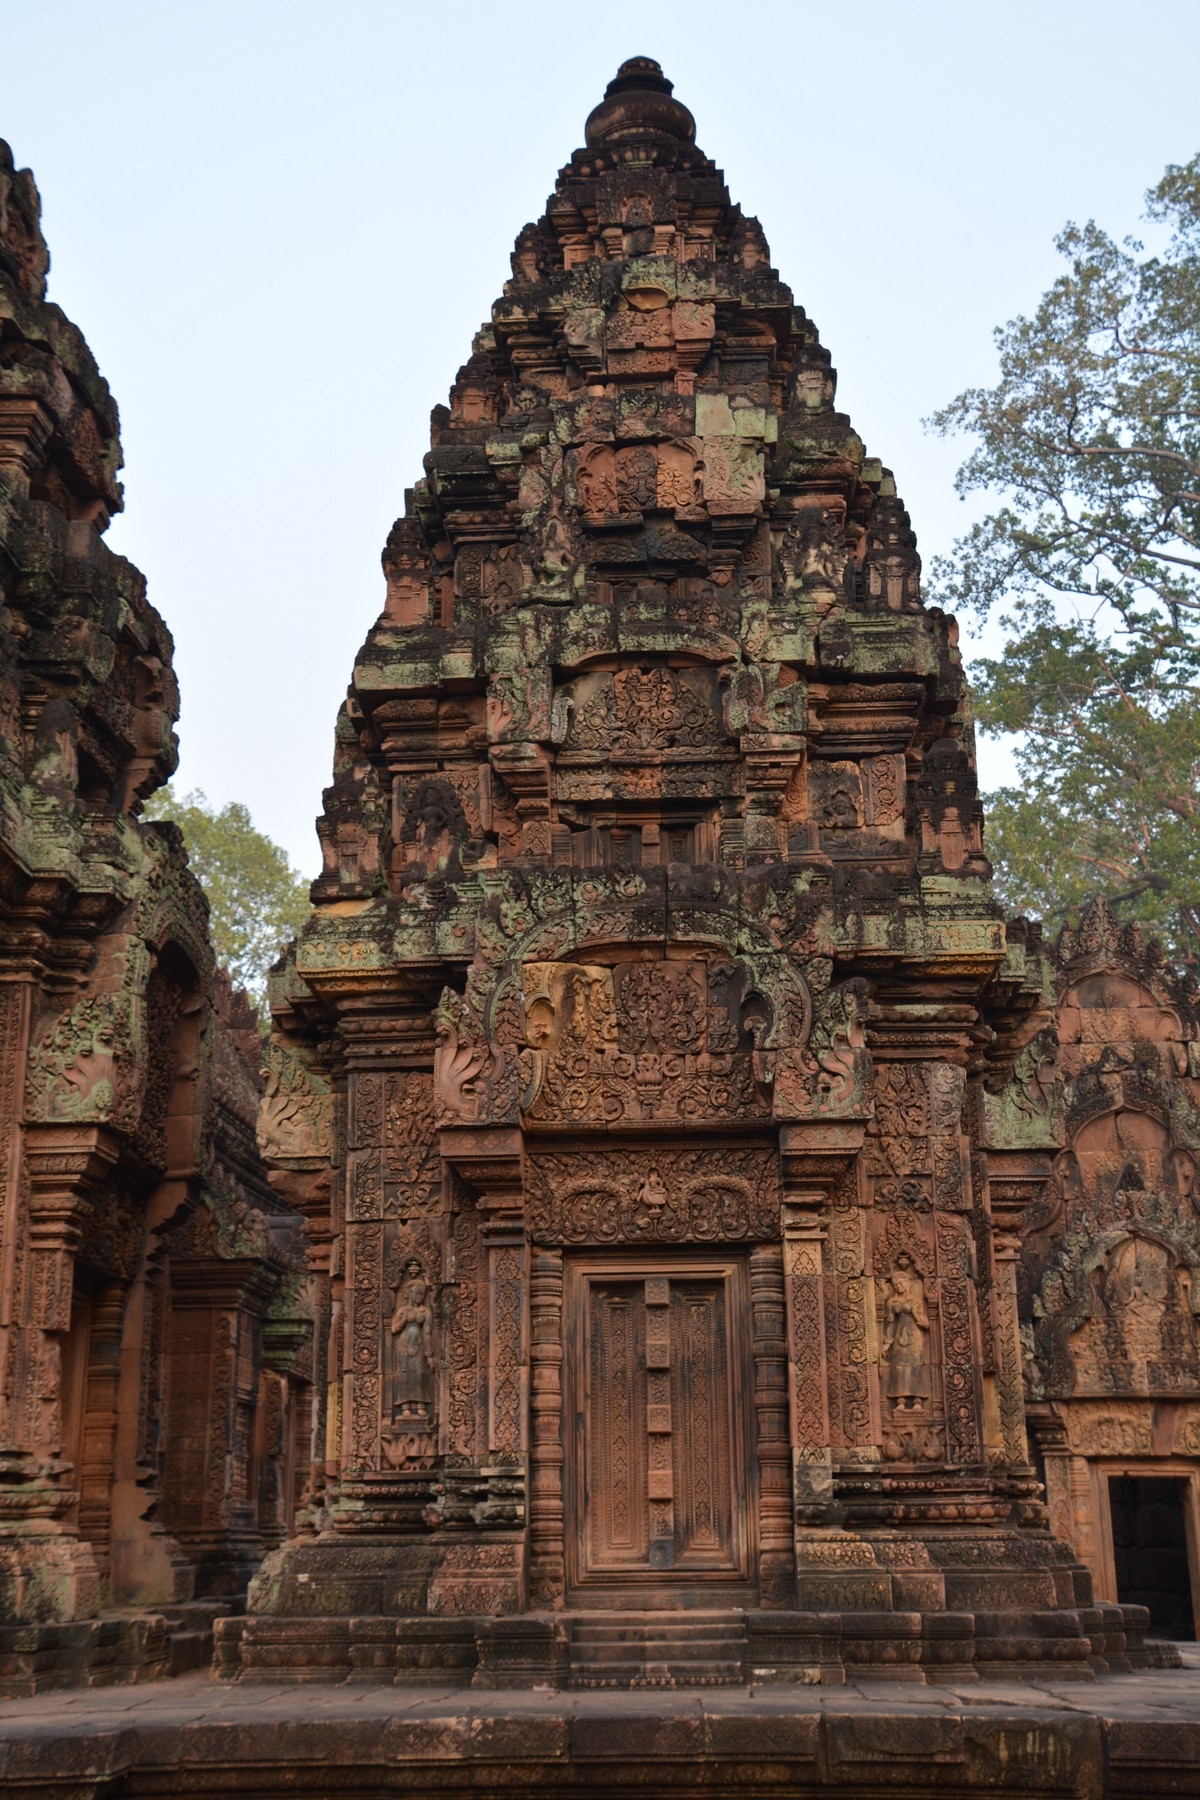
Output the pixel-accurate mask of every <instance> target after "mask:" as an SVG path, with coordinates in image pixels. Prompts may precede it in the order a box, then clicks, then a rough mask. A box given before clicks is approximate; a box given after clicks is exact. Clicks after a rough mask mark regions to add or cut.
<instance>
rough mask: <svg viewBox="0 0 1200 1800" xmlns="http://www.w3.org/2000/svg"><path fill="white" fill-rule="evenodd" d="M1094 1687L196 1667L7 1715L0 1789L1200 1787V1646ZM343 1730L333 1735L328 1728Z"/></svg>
mask: <svg viewBox="0 0 1200 1800" xmlns="http://www.w3.org/2000/svg"><path fill="white" fill-rule="evenodd" d="M1183 1655H1184V1667H1183V1668H1182V1669H1170V1670H1160V1671H1154V1672H1149V1673H1141V1674H1138V1675H1132V1676H1108V1677H1103V1678H1101V1679H1100V1680H1098V1681H1095V1682H1078V1681H1074V1682H1056V1681H1054V1680H1053V1679H1048V1680H1041V1681H1035V1682H1020V1683H1000V1682H981V1683H979V1684H972V1685H971V1686H969V1687H964V1688H962V1689H961V1690H960V1689H958V1688H956V1687H954V1686H948V1687H926V1686H923V1685H916V1684H911V1683H904V1682H896V1681H874V1680H872V1681H860V1682H850V1683H848V1684H847V1685H846V1686H844V1687H833V1688H830V1687H822V1688H795V1687H790V1688H787V1689H781V1688H770V1687H768V1688H738V1689H723V1690H705V1691H704V1692H699V1691H696V1690H691V1691H689V1690H686V1689H676V1690H674V1691H672V1692H668V1693H662V1692H659V1693H641V1694H629V1693H624V1694H620V1695H613V1694H606V1693H575V1694H549V1693H539V1692H536V1691H534V1692H513V1693H504V1694H488V1693H483V1692H475V1693H464V1692H463V1691H462V1690H461V1689H457V1690H450V1689H446V1690H437V1689H431V1688H428V1687H423V1688H381V1687H380V1686H378V1685H377V1684H374V1683H367V1684H362V1685H356V1684H341V1685H333V1684H329V1685H325V1684H320V1685H312V1686H307V1687H305V1688H304V1689H303V1691H302V1692H297V1690H296V1689H295V1688H292V1687H281V1686H273V1685H268V1684H258V1683H242V1684H240V1685H238V1686H236V1687H233V1688H230V1687H227V1686H225V1685H224V1684H222V1685H220V1686H217V1685H215V1684H213V1683H212V1682H210V1681H208V1680H206V1679H205V1678H204V1677H203V1676H200V1675H188V1676H184V1677H182V1678H181V1679H179V1680H178V1681H173V1682H171V1683H169V1684H155V1685H152V1686H147V1687H139V1688H127V1689H124V1690H121V1689H113V1688H107V1689H104V1690H100V1691H96V1690H93V1691H90V1692H89V1691H75V1692H73V1693H69V1694H53V1695H40V1696H36V1697H34V1698H31V1699H28V1700H19V1701H13V1702H11V1703H9V1704H7V1705H6V1707H5V1710H4V1717H3V1721H2V1723H0V1794H3V1795H5V1796H13V1797H14V1800H15V1797H17V1796H20V1797H21V1800H26V1797H29V1800H32V1797H33V1796H35V1795H36V1796H39V1797H41V1796H46V1797H48V1800H49V1797H53V1800H67V1797H68V1796H69V1797H70V1800H92V1796H100V1795H103V1796H105V1800H117V1797H122V1800H123V1797H124V1796H126V1795H129V1796H132V1795H137V1796H138V1797H139V1800H152V1797H156V1796H159V1795H168V1794H170V1795H173V1796H179V1795H189V1794H206V1795H214V1794H219V1795H228V1794H234V1793H236V1794H238V1795H240V1796H254V1797H255V1800H267V1796H273V1795H284V1794H295V1793H298V1792H299V1793H304V1794H308V1795H314V1796H330V1797H332V1796H340V1795H343V1794H345V1795H355V1796H358V1797H360V1800H362V1797H367V1796H374V1795H384V1794H421V1795H435V1794H436V1795H472V1796H475V1797H476V1800H480V1797H483V1796H493V1797H495V1800H498V1797H500V1796H504V1797H505V1800H509V1797H515V1796H522V1795H527V1794H528V1795H535V1794H541V1795H546V1794H587V1795H593V1796H594V1795H619V1794H642V1795H646V1794H653V1795H659V1794H666V1793H668V1792H669V1793H671V1794H674V1795H680V1796H683V1795H699V1794H703V1795H705V1796H706V1797H713V1796H719V1795H734V1794H736V1795H738V1796H739V1797H742V1796H750V1795H753V1796H758V1797H760V1800H762V1797H766V1796H776V1795H778V1796H783V1795H787V1796H788V1797H789V1800H804V1797H805V1796H809V1795H814V1796H815V1795H826V1794H834V1793H836V1794H841V1795H854V1796H855V1800H871V1797H872V1796H875V1795H879V1796H892V1797H895V1796H901V1795H905V1796H918V1795H924V1794H934V1793H936V1794H937V1795H939V1796H941V1797H945V1800H951V1797H953V1796H955V1795H970V1796H972V1797H974V1796H977V1795H978V1796H982V1795H997V1796H998V1795H1002V1794H1005V1795H1012V1794H1021V1795H1023V1796H1027V1797H1033V1796H1047V1797H1049V1796H1054V1797H1055V1800H1057V1797H1058V1796H1063V1797H1064V1800H1065V1797H1066V1796H1079V1797H1080V1800H1084V1797H1086V1800H1101V1797H1103V1800H1107V1797H1108V1796H1110V1795H1111V1796H1118V1795H1139V1796H1155V1797H1156V1800H1157V1797H1159V1796H1167V1795H1190V1796H1194V1795H1196V1794H1197V1793H1198V1792H1200V1650H1197V1649H1194V1648H1192V1647H1191V1646H1188V1647H1187V1648H1185V1650H1184V1652H1183ZM334 1728H335V1729H334Z"/></svg>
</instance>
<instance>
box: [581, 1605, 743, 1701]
mask: <svg viewBox="0 0 1200 1800" xmlns="http://www.w3.org/2000/svg"><path fill="white" fill-rule="evenodd" d="M568 1657H569V1662H568V1670H569V1673H568V1685H569V1686H571V1687H573V1688H676V1687H737V1686H740V1685H741V1683H742V1682H743V1681H744V1680H745V1673H744V1671H745V1662H746V1627H745V1622H744V1620H743V1619H742V1617H741V1615H740V1614H737V1613H729V1612H720V1613H717V1612H695V1613H686V1614H684V1615H682V1616H681V1615H680V1614H678V1613H665V1612H642V1613H628V1612H620V1613H613V1612H609V1613H579V1614H576V1615H575V1616H574V1618H573V1619H572V1621H571V1639H570V1645H569V1649H568Z"/></svg>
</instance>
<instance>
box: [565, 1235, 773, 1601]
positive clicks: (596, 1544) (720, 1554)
mask: <svg viewBox="0 0 1200 1800" xmlns="http://www.w3.org/2000/svg"><path fill="white" fill-rule="evenodd" d="M742 1276H743V1271H742V1270H741V1267H740V1265H739V1264H736V1263H730V1262H722V1263H719V1264H716V1263H712V1262H709V1263H705V1262H703V1261H701V1260H700V1259H694V1260H692V1259H689V1260H688V1261H680V1262H679V1263H677V1264H675V1265H674V1266H672V1265H669V1264H667V1263H665V1262H664V1261H663V1260H662V1259H655V1260H654V1261H650V1260H649V1259H633V1258H629V1259H623V1260H622V1261H621V1262H620V1263H619V1264H617V1263H609V1264H607V1265H601V1264H599V1262H596V1263H592V1264H590V1265H580V1266H578V1267H577V1268H576V1269H575V1271H574V1281H573V1284H572V1287H573V1301H574V1304H573V1305H572V1308H571V1313H570V1315H569V1316H572V1317H573V1321H574V1338H573V1343H572V1345H571V1363H572V1368H571V1371H570V1374H571V1390H572V1393H571V1405H572V1412H573V1417H574V1432H573V1454H572V1456H571V1458H570V1467H569V1469H568V1472H567V1474H568V1480H567V1488H568V1502H569V1504H570V1505H571V1508H572V1512H573V1515H574V1517H573V1531H572V1533H571V1538H572V1562H573V1578H574V1580H575V1582H576V1583H579V1584H583V1585H587V1586H593V1585H595V1584H600V1585H604V1584H610V1585H612V1584H616V1585H618V1586H625V1585H627V1584H630V1583H633V1584H635V1585H640V1584H641V1583H649V1584H651V1585H653V1584H654V1583H656V1582H664V1583H665V1584H666V1586H667V1587H668V1589H670V1590H677V1589H678V1587H679V1585H680V1583H681V1582H682V1583H686V1582H688V1581H700V1582H704V1583H712V1582H716V1583H722V1584H726V1585H728V1584H730V1583H733V1584H737V1583H744V1582H746V1581H747V1580H748V1577H749V1568H750V1562H749V1539H750V1536H751V1533H752V1529H753V1512H754V1495H753V1485H752V1483H751V1481H750V1479H749V1468H748V1464H747V1459H746V1430H745V1421H744V1419H743V1417H742V1404H743V1394H744V1393H745V1391H746V1385H747V1384H746V1382H745V1379H744V1371H743V1368H742V1363H743V1360H744V1346H745V1345H746V1344H747V1342H748V1338H747V1332H746V1319H745V1309H744V1297H743V1279H742Z"/></svg>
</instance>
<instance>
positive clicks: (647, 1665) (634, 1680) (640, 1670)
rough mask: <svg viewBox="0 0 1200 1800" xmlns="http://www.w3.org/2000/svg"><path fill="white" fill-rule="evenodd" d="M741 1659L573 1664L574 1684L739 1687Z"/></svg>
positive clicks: (572, 1680)
mask: <svg viewBox="0 0 1200 1800" xmlns="http://www.w3.org/2000/svg"><path fill="white" fill-rule="evenodd" d="M744 1679H745V1678H744V1676H743V1674H742V1665H741V1663H740V1662H736V1663H732V1662H726V1661H718V1660H713V1661H709V1662H680V1661H677V1660H675V1661H670V1662H657V1661H656V1662H630V1663H625V1662H621V1663H589V1664H586V1665H583V1666H576V1665H572V1668H571V1674H570V1685H571V1687H573V1688H679V1687H740V1686H741V1685H742V1682H743V1680H744Z"/></svg>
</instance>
